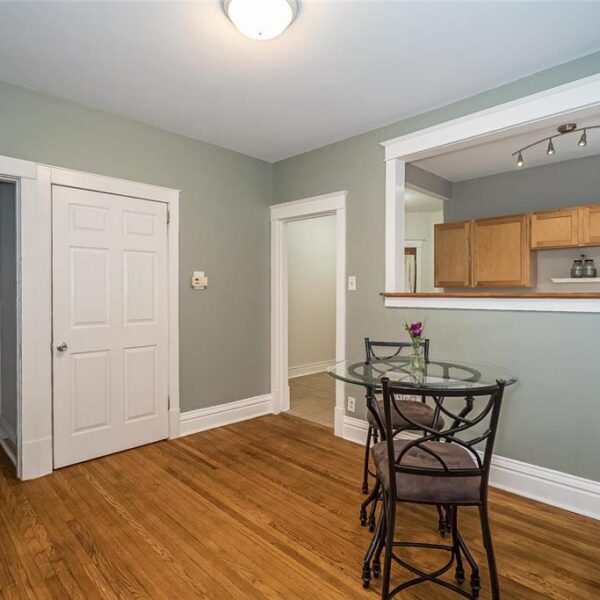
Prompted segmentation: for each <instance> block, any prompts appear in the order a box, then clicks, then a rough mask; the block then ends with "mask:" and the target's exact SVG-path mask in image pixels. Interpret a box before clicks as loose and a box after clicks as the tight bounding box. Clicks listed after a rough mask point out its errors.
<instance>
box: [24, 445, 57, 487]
mask: <svg viewBox="0 0 600 600" xmlns="http://www.w3.org/2000/svg"><path fill="white" fill-rule="evenodd" d="M53 468H54V465H53V463H52V438H51V437H45V438H42V439H39V440H32V441H29V442H23V447H22V450H21V475H20V479H23V480H25V479H35V478H36V477H43V476H44V475H49V474H50V473H52V469H53Z"/></svg>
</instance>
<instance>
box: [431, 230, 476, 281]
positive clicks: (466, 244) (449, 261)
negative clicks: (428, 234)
mask: <svg viewBox="0 0 600 600" xmlns="http://www.w3.org/2000/svg"><path fill="white" fill-rule="evenodd" d="M470 244H471V221H461V222H458V223H440V224H439V225H436V226H435V287H469V286H470V285H471V259H470V256H471V252H470Z"/></svg>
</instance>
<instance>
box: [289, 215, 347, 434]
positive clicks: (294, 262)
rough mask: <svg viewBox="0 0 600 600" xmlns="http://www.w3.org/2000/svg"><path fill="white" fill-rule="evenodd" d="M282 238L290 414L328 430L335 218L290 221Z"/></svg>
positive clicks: (332, 401)
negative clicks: (285, 258) (285, 260)
mask: <svg viewBox="0 0 600 600" xmlns="http://www.w3.org/2000/svg"><path fill="white" fill-rule="evenodd" d="M287 234H288V235H287V256H288V327H289V333H288V357H289V358H288V360H289V367H288V377H289V386H290V410H289V414H291V415H293V416H296V417H299V418H302V419H305V420H307V421H311V422H313V423H317V424H319V425H322V426H325V427H328V428H331V429H333V427H334V420H335V383H334V381H333V379H332V378H331V377H329V376H328V375H327V373H325V369H326V367H327V366H328V365H329V364H331V363H332V362H333V361H334V360H335V321H336V217H335V215H324V216H316V217H311V218H307V219H301V220H297V221H291V222H290V223H289V224H288V231H287Z"/></svg>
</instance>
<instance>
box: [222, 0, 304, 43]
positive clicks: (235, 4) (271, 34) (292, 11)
mask: <svg viewBox="0 0 600 600" xmlns="http://www.w3.org/2000/svg"><path fill="white" fill-rule="evenodd" d="M223 10H224V11H225V14H226V15H227V16H228V17H229V20H230V21H231V22H232V23H233V24H234V25H235V26H236V28H237V29H238V30H239V31H240V32H241V33H243V34H244V35H247V36H248V37H250V38H252V39H254V40H272V39H273V38H276V37H277V36H278V35H281V34H282V33H283V32H284V31H285V30H286V29H287V28H288V27H289V26H290V25H291V23H292V21H293V20H294V19H295V18H296V15H297V14H298V0H224V2H223Z"/></svg>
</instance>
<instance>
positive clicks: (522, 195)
mask: <svg viewBox="0 0 600 600" xmlns="http://www.w3.org/2000/svg"><path fill="white" fill-rule="evenodd" d="M576 141H577V140H576V139H574V140H573V143H575V142H576ZM581 153H582V154H583V155H585V150H582V152H581ZM549 160H550V159H549ZM596 203H600V155H599V154H596V155H594V156H582V157H581V158H577V159H574V160H565V161H563V162H557V163H554V164H547V165H541V166H539V167H531V168H529V169H523V170H518V171H517V170H514V171H508V172H507V173H498V174H497V175H488V176H487V177H477V178H476V179H467V180H465V181H457V182H456V183H454V185H453V186H452V199H451V200H448V201H446V202H444V217H445V220H446V221H462V220H467V219H479V218H482V217H496V216H500V215H512V214H517V213H522V212H529V211H536V210H551V209H553V208H564V207H566V206H580V205H582V204H596Z"/></svg>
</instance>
